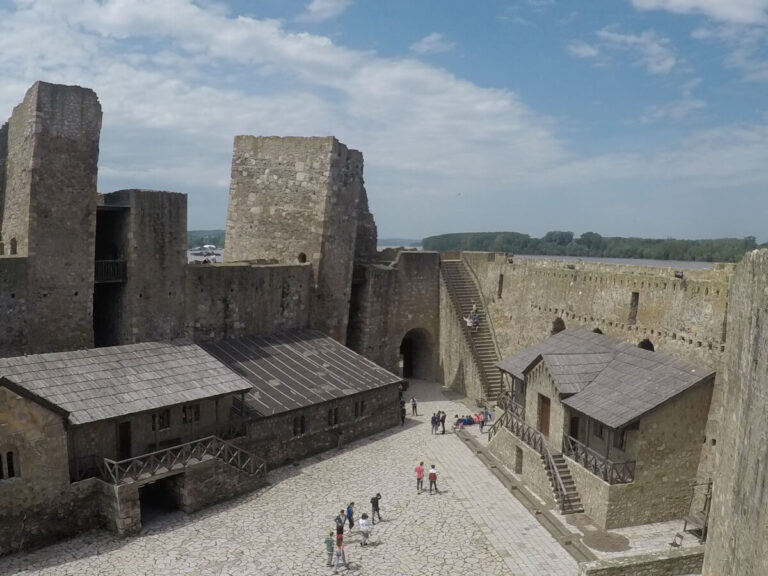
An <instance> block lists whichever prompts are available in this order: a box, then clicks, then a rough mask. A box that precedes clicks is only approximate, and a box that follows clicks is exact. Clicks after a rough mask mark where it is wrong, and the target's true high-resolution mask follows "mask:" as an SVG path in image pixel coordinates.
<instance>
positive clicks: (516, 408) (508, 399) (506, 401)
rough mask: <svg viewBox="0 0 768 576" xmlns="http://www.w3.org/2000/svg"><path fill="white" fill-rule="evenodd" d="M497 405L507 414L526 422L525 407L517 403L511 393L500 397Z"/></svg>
mask: <svg viewBox="0 0 768 576" xmlns="http://www.w3.org/2000/svg"><path fill="white" fill-rule="evenodd" d="M497 404H498V405H499V407H500V408H501V409H502V410H504V411H505V412H512V414H514V415H515V416H517V417H518V418H520V419H521V420H525V407H524V406H522V405H521V404H518V403H517V402H515V400H514V398H513V397H512V395H511V394H510V393H509V392H507V393H505V394H503V395H501V396H499V399H498V401H497Z"/></svg>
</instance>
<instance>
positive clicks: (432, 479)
mask: <svg viewBox="0 0 768 576" xmlns="http://www.w3.org/2000/svg"><path fill="white" fill-rule="evenodd" d="M415 472H416V494H421V493H422V492H423V491H424V462H419V465H418V466H416V470H415ZM427 480H429V493H430V494H432V489H433V488H434V490H435V493H436V494H439V493H440V490H438V489H437V468H435V465H434V464H432V465H430V467H429V472H427Z"/></svg>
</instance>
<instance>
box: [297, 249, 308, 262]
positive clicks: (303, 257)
mask: <svg viewBox="0 0 768 576" xmlns="http://www.w3.org/2000/svg"><path fill="white" fill-rule="evenodd" d="M296 259H297V260H298V261H299V264H304V263H305V262H306V261H307V255H306V254H304V252H299V255H298V256H297V257H296Z"/></svg>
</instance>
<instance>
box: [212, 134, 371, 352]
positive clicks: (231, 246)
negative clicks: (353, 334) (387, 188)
mask: <svg viewBox="0 0 768 576" xmlns="http://www.w3.org/2000/svg"><path fill="white" fill-rule="evenodd" d="M358 236H359V237H358ZM375 252H376V228H375V225H374V224H373V218H372V217H371V215H370V213H369V212H368V201H367V198H366V194H365V188H364V186H363V155H362V154H361V153H360V152H358V151H356V150H349V149H348V148H347V147H346V146H344V145H343V144H341V143H340V142H339V141H338V140H336V139H335V138H332V137H328V138H277V137H268V138H260V137H254V136H238V137H236V138H235V146H234V154H233V158H232V184H231V189H230V196H229V210H228V214H227V236H226V250H225V259H226V261H227V262H235V261H242V260H258V259H265V260H268V261H274V262H276V263H283V264H284V263H297V262H299V263H301V262H307V263H309V264H311V265H312V269H313V272H314V282H315V294H314V302H313V306H312V307H311V323H312V325H313V327H315V328H317V329H318V330H321V331H323V332H325V333H326V334H328V335H330V336H332V337H333V338H335V339H336V340H338V341H340V342H345V341H346V335H347V323H348V318H349V302H350V296H351V290H352V276H353V267H354V263H355V257H356V255H357V259H358V261H362V260H366V259H368V258H370V257H372V256H371V255H372V254H375Z"/></svg>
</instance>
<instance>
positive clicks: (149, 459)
mask: <svg viewBox="0 0 768 576" xmlns="http://www.w3.org/2000/svg"><path fill="white" fill-rule="evenodd" d="M212 458H218V459H219V460H221V461H222V462H224V463H226V464H229V465H230V466H232V467H234V468H237V469H238V470H242V471H243V472H245V473H247V474H250V475H255V474H260V475H262V474H265V473H266V462H264V461H263V460H261V459H260V458H258V457H257V456H255V455H254V454H251V453H250V452H247V451H246V450H243V449H242V448H239V447H237V446H235V445H234V444H231V443H229V442H227V441H225V440H222V439H221V438H219V437H217V436H208V437H206V438H202V439H200V440H195V441H193V442H187V443H185V444H179V445H178V446H172V447H171V448H166V449H165V450H158V451H156V452H150V453H149V454H142V455H141V456H136V457H134V458H127V459H125V460H119V461H115V460H110V459H109V458H104V459H103V465H102V466H101V467H100V468H101V474H102V479H103V480H105V481H107V482H110V483H112V484H125V483H128V482H136V481H139V480H144V479H147V478H151V477H152V476H156V475H158V474H165V473H167V472H172V471H174V470H181V469H183V468H186V467H187V466H190V465H194V464H198V463H200V462H203V461H205V460H210V459H212Z"/></svg>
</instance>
